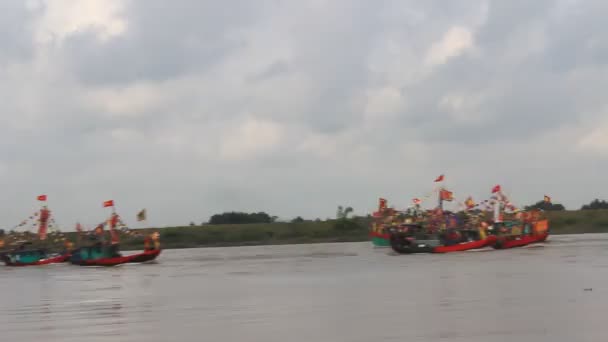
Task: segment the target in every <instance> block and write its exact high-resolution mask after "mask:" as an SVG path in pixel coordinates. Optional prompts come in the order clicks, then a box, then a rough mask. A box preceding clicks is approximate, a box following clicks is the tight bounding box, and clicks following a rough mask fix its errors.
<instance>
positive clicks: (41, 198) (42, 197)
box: [38, 195, 46, 202]
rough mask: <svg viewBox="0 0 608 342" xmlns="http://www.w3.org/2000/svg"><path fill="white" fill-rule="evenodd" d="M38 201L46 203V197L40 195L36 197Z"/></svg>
mask: <svg viewBox="0 0 608 342" xmlns="http://www.w3.org/2000/svg"><path fill="white" fill-rule="evenodd" d="M38 200H39V201H42V202H44V201H46V195H40V196H38Z"/></svg>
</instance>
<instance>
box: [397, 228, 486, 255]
mask: <svg viewBox="0 0 608 342" xmlns="http://www.w3.org/2000/svg"><path fill="white" fill-rule="evenodd" d="M390 235H391V238H390V243H391V248H392V249H393V250H394V251H395V252H397V253H399V254H414V253H451V252H462V251H467V250H473V249H480V248H484V247H487V246H490V245H492V244H494V243H495V241H496V237H495V236H493V235H487V234H485V232H484V231H483V230H482V229H479V230H474V229H450V230H446V231H445V232H442V233H439V234H436V233H430V232H428V231H427V230H426V229H425V228H424V227H422V226H420V225H416V224H411V225H401V226H400V227H398V228H395V229H390Z"/></svg>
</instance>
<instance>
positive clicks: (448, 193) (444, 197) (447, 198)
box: [439, 189, 454, 201]
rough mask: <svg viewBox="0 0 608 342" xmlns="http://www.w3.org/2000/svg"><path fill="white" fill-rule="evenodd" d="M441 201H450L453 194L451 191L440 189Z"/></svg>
mask: <svg viewBox="0 0 608 342" xmlns="http://www.w3.org/2000/svg"><path fill="white" fill-rule="evenodd" d="M439 196H440V197H441V200H442V201H452V200H453V199H454V194H453V193H452V192H451V191H448V190H445V189H441V192H440V193H439Z"/></svg>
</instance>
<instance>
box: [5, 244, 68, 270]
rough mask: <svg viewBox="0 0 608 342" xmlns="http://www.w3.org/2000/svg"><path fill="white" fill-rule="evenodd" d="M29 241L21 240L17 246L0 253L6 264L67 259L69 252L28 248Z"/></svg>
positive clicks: (46, 263) (53, 261)
mask: <svg viewBox="0 0 608 342" xmlns="http://www.w3.org/2000/svg"><path fill="white" fill-rule="evenodd" d="M31 244H32V243H31V242H22V243H21V244H19V247H17V248H15V249H13V250H11V251H8V252H4V253H2V254H0V258H2V261H3V262H4V264H5V265H6V266H37V265H48V264H55V263H62V262H66V261H68V259H69V258H70V252H67V251H66V252H64V253H52V254H50V253H48V252H47V251H46V250H45V249H42V248H28V247H27V246H29V245H31Z"/></svg>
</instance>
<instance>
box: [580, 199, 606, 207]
mask: <svg viewBox="0 0 608 342" xmlns="http://www.w3.org/2000/svg"><path fill="white" fill-rule="evenodd" d="M596 209H608V202H606V201H604V200H599V199H597V198H596V199H594V200H593V201H591V203H589V204H585V205H583V206H582V207H581V210H596Z"/></svg>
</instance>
